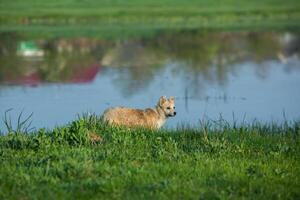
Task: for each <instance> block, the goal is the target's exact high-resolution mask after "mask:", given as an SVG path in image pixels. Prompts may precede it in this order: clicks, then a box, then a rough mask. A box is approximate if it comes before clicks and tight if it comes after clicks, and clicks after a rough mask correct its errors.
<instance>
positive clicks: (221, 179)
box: [0, 116, 300, 199]
mask: <svg viewBox="0 0 300 200" xmlns="http://www.w3.org/2000/svg"><path fill="white" fill-rule="evenodd" d="M24 127H26V126H24V124H23V125H21V126H19V127H18V128H17V129H16V130H12V129H10V130H8V132H5V133H6V135H2V136H0V162H1V168H0V188H1V190H0V199H299V198H300V191H299V187H300V180H299V179H300V157H299V156H300V139H299V134H300V132H299V130H300V129H299V122H294V123H291V124H282V125H276V124H268V125H264V124H259V123H253V124H249V125H246V124H244V125H241V126H235V125H229V124H227V123H226V122H223V123H222V122H219V123H203V124H202V126H200V127H198V128H197V127H195V128H193V129H191V128H182V129H179V130H160V131H151V130H143V129H133V130H129V129H126V128H119V127H111V126H107V125H106V124H103V123H102V122H101V120H99V119H98V117H96V116H90V117H83V118H81V119H79V120H76V121H74V122H72V123H70V124H68V125H65V126H63V127H60V128H54V129H52V130H45V129H40V130H37V131H34V132H33V133H31V134H28V132H26V130H25V129H26V128H25V129H24ZM90 133H95V134H97V135H101V137H102V141H100V142H96V143H91V142H90V139H89V134H90Z"/></svg>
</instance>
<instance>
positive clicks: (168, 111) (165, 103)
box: [157, 96, 176, 117]
mask: <svg viewBox="0 0 300 200" xmlns="http://www.w3.org/2000/svg"><path fill="white" fill-rule="evenodd" d="M157 105H158V106H159V107H160V108H161V109H162V110H163V111H164V113H165V116H166V117H174V116H175V115H176V111H175V98H174V97H170V98H169V99H167V98H166V97H165V96H162V97H160V98H159V101H158V103H157Z"/></svg>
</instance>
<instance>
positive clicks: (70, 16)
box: [0, 0, 300, 38]
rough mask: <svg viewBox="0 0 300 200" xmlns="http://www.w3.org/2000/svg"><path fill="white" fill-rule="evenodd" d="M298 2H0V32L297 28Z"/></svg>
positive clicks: (120, 33) (110, 34) (70, 33)
mask: <svg viewBox="0 0 300 200" xmlns="http://www.w3.org/2000/svg"><path fill="white" fill-rule="evenodd" d="M299 22H300V1H298V0H286V1H282V0H253V1H246V0H216V1H207V0H198V1H196V0H192V1H185V0H172V1H171V0H163V1H156V0H145V1H138V0H127V1H108V0H85V1H78V0H61V1H54V0H49V1H35V0H26V1H22V0H16V1H11V0H2V1H1V4H0V23H1V26H0V31H1V32H7V31H8V32H12V31H17V32H24V31H26V32H30V34H32V35H35V36H37V35H40V36H41V35H49V32H50V33H51V34H50V36H51V37H55V36H82V35H87V36H90V35H93V36H98V37H105V38H107V37H108V38H109V37H122V36H123V37H124V35H125V36H127V37H129V36H132V35H133V36H136V35H137V34H138V35H144V34H147V33H148V32H152V33H151V34H153V32H155V31H157V30H162V29H209V30H252V31H253V30H286V29H293V30H295V29H297V30H299V28H300V23H299Z"/></svg>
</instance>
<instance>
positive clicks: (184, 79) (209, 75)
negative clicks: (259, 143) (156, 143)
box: [0, 31, 300, 131]
mask: <svg viewBox="0 0 300 200" xmlns="http://www.w3.org/2000/svg"><path fill="white" fill-rule="evenodd" d="M0 40H1V46H0V49H1V56H0V113H1V115H2V117H3V116H4V112H5V111H6V110H8V109H10V108H13V110H12V111H10V112H9V113H8V114H9V115H10V116H11V118H12V121H13V124H16V121H17V116H18V115H19V114H20V112H22V111H23V113H24V117H25V116H26V115H29V114H30V113H33V117H32V121H33V122H32V126H33V127H36V128H40V127H46V128H51V127H54V126H59V125H64V124H66V123H68V122H70V121H71V120H74V119H76V118H77V114H82V113H86V112H88V113H96V114H98V115H100V114H101V113H102V112H103V111H104V110H105V109H106V108H108V107H111V106H120V105H121V106H128V107H135V108H146V107H153V106H155V104H156V102H157V101H158V98H159V97H160V96H162V95H166V96H175V97H176V109H177V110H176V111H177V113H178V115H177V116H176V117H174V118H172V119H170V120H169V121H168V122H167V124H166V127H169V128H174V127H176V126H178V125H181V124H190V125H194V126H197V125H199V121H200V120H203V119H205V120H207V119H212V120H217V119H219V118H220V116H221V117H222V118H223V119H225V120H227V121H229V122H233V121H238V122H243V121H244V122H253V120H257V121H260V122H279V123H280V122H283V121H284V120H299V119H300V106H299V102H300V92H299V91H300V90H299V87H300V59H299V54H300V48H299V46H300V37H299V34H297V33H290V32H282V33H247V32H243V33H222V32H221V33H203V32H197V31H196V32H195V31H190V32H188V31H184V32H182V31H178V32H163V33H158V34H157V35H156V36H154V37H152V38H135V39H127V40H124V39H123V40H115V41H114V40H104V39H99V38H69V39H67V38H56V39H34V40H28V39H26V40H25V39H23V38H22V37H18V36H16V35H13V34H11V35H7V34H5V35H4V34H2V35H0ZM0 128H1V130H3V131H4V130H5V126H4V123H2V122H1V123H0Z"/></svg>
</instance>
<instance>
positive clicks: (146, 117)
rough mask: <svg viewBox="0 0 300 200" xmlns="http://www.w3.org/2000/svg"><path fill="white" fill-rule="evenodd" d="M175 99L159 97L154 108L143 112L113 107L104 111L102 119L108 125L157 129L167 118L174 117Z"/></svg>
mask: <svg viewBox="0 0 300 200" xmlns="http://www.w3.org/2000/svg"><path fill="white" fill-rule="evenodd" d="M174 104H175V98H174V97H170V98H169V99H167V98H166V97H164V96H163V97H160V98H159V101H158V103H157V105H156V107H155V108H147V109H145V110H141V109H133V108H124V107H115V108H109V109H107V110H105V111H104V113H103V119H104V121H107V122H108V123H109V124H114V125H122V126H127V127H145V128H151V129H159V128H160V127H161V126H163V125H164V123H165V122H166V120H167V119H168V118H169V117H174V116H175V115H176V112H175V106H174Z"/></svg>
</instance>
